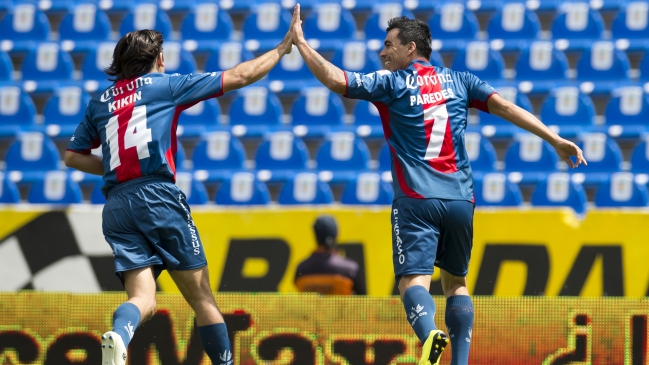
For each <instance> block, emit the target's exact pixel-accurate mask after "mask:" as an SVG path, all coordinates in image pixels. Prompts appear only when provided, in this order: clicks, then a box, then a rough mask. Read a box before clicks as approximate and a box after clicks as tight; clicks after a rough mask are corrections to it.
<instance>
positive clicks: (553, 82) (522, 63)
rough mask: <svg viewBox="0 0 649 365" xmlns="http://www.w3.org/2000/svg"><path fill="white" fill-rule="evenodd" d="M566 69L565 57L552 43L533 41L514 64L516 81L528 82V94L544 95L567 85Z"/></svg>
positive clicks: (566, 60) (566, 61)
mask: <svg viewBox="0 0 649 365" xmlns="http://www.w3.org/2000/svg"><path fill="white" fill-rule="evenodd" d="M568 69H569V65H568V59H567V58H566V55H565V54H564V53H563V52H561V51H559V50H558V49H556V48H555V47H554V45H553V44H552V42H548V41H535V42H532V43H531V44H530V45H529V47H525V48H524V49H523V50H522V51H521V54H520V57H519V58H518V61H517V62H516V80H518V81H527V82H530V83H531V85H529V86H528V89H529V93H530V94H546V93H547V92H549V91H550V90H552V89H553V88H555V87H560V86H565V85H566V84H567V82H566V80H567V78H568Z"/></svg>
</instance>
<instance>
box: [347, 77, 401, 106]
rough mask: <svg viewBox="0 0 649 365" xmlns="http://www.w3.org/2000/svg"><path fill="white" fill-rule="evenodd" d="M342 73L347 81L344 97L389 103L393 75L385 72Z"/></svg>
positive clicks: (392, 87) (392, 86)
mask: <svg viewBox="0 0 649 365" xmlns="http://www.w3.org/2000/svg"><path fill="white" fill-rule="evenodd" d="M344 72H345V80H346V81H347V92H346V93H345V97H348V98H350V99H361V100H367V101H370V102H382V103H389V102H390V101H391V100H392V95H393V92H392V90H393V89H394V83H395V82H394V78H395V76H394V73H392V72H390V71H387V70H381V71H376V72H371V73H367V74H362V73H359V72H349V71H344Z"/></svg>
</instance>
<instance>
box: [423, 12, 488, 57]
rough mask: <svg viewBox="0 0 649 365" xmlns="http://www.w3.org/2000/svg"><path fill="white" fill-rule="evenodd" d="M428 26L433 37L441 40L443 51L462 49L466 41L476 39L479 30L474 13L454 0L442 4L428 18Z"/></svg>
mask: <svg viewBox="0 0 649 365" xmlns="http://www.w3.org/2000/svg"><path fill="white" fill-rule="evenodd" d="M428 26H429V27H430V32H431V33H432V34H433V37H434V39H435V40H436V41H441V42H442V44H441V49H442V50H444V51H455V50H458V49H462V48H463V47H464V45H465V43H466V41H471V40H475V39H477V36H478V30H480V25H479V24H478V18H476V16H475V14H473V13H472V12H471V11H469V10H466V9H465V7H464V5H463V4H460V3H454V2H449V3H445V4H443V5H442V6H441V8H440V11H436V12H435V13H434V14H433V16H432V17H431V18H430V19H429V20H428Z"/></svg>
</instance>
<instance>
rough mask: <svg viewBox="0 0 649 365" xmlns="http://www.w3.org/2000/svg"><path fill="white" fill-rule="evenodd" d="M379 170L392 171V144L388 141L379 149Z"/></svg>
mask: <svg viewBox="0 0 649 365" xmlns="http://www.w3.org/2000/svg"><path fill="white" fill-rule="evenodd" d="M379 171H381V172H390V171H392V162H391V157H390V145H388V144H387V143H386V144H384V145H383V147H381V150H380V151H379Z"/></svg>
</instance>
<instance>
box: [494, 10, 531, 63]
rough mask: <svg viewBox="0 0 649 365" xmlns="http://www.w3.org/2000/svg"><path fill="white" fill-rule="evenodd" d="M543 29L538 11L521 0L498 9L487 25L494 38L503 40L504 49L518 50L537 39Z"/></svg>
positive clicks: (506, 50) (504, 50)
mask: <svg viewBox="0 0 649 365" xmlns="http://www.w3.org/2000/svg"><path fill="white" fill-rule="evenodd" d="M540 31H541V22H540V21H539V18H538V16H536V13H535V12H533V11H531V10H528V9H527V8H526V7H525V4H524V3H522V2H520V3H518V2H513V3H506V4H505V5H503V7H502V9H501V10H500V11H497V12H496V13H495V14H494V15H493V17H492V18H491V20H490V21H489V25H488V27H487V33H488V34H489V38H490V39H491V40H492V42H493V40H496V39H499V40H502V46H503V48H502V51H503V52H508V51H518V50H519V49H520V48H521V47H524V46H525V45H527V44H528V42H530V41H531V40H533V39H537V38H538V36H539V32H540Z"/></svg>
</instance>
